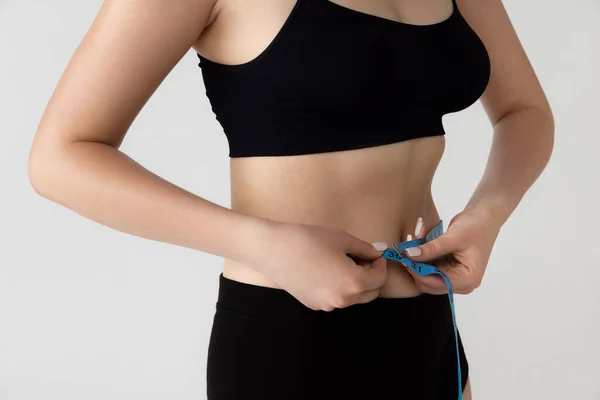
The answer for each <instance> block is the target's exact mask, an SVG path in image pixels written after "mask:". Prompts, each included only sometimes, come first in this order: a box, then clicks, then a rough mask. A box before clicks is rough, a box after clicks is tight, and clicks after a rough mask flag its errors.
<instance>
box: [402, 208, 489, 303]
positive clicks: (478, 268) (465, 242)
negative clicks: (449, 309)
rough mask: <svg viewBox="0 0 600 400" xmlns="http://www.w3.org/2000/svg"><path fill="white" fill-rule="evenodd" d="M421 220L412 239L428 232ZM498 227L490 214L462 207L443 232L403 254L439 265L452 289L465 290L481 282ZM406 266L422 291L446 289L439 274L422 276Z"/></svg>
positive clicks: (467, 291)
mask: <svg viewBox="0 0 600 400" xmlns="http://www.w3.org/2000/svg"><path fill="white" fill-rule="evenodd" d="M421 221H422V220H421V219H420V221H419V222H418V223H417V229H416V230H415V237H414V238H415V239H417V238H421V237H425V235H426V233H427V227H426V226H424V224H423V223H422V222H421ZM419 225H420V226H419ZM499 231H500V224H499V223H497V222H496V221H495V220H494V219H493V218H492V217H490V216H488V215H485V214H482V213H477V212H474V211H462V212H460V213H459V214H457V215H456V216H455V217H454V218H452V220H451V221H450V223H449V224H448V228H447V229H446V232H445V233H443V234H442V235H441V236H439V237H438V238H437V239H434V240H431V241H429V242H427V243H424V244H422V245H420V246H417V247H412V248H410V249H406V255H407V256H408V257H409V258H410V259H412V260H415V261H418V262H423V263H427V264H430V265H434V266H436V267H438V268H439V269H440V270H442V271H443V272H444V273H445V274H446V275H447V276H448V278H449V279H450V282H452V287H453V290H454V293H459V294H468V293H471V292H472V291H473V290H475V289H477V288H478V287H479V286H480V285H481V282H482V280H483V275H484V273H485V269H486V267H487V263H488V260H489V257H490V254H491V252H492V248H493V247H494V243H495V241H496V238H497V236H498V233H499ZM411 238H412V237H410V236H409V238H407V239H408V240H410V239H411ZM406 269H407V271H408V272H409V273H410V274H411V275H412V276H413V278H414V280H415V283H416V284H417V288H418V289H419V290H420V291H421V292H424V293H430V294H444V293H447V289H446V285H445V284H444V281H443V279H442V277H441V276H439V275H427V276H421V275H418V274H416V273H415V272H414V271H413V270H412V269H411V268H408V267H407V268H406Z"/></svg>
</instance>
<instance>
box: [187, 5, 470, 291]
mask: <svg viewBox="0 0 600 400" xmlns="http://www.w3.org/2000/svg"><path fill="white" fill-rule="evenodd" d="M300 1H304V2H311V1H316V2H326V1H327V0H300ZM338 1H339V4H335V3H329V4H327V5H325V7H329V8H328V9H327V10H328V11H327V12H328V13H329V12H331V13H342V14H344V15H347V16H348V17H351V18H356V17H358V19H357V20H356V22H359V24H357V25H356V29H357V30H360V29H361V25H360V22H361V21H365V22H367V21H368V23H369V24H373V23H376V24H383V25H385V29H397V28H399V27H403V29H405V30H406V32H407V33H408V32H410V35H413V34H415V35H420V34H421V33H420V30H421V29H425V30H428V29H438V28H437V27H436V26H435V25H438V24H440V29H442V26H441V24H443V23H444V21H446V20H447V19H448V18H449V16H451V17H453V18H457V17H456V16H455V10H454V7H453V2H451V1H450V0H430V1H425V2H423V1H412V0H404V1H396V2H393V1H391V0H389V1H384V0H378V1H369V2H366V1H359V0H345V1H344V2H342V1H341V0H336V3H337V2H338ZM295 4H296V0H260V1H254V2H251V3H248V2H244V1H241V0H223V1H221V3H220V5H219V7H218V8H217V9H216V12H215V15H216V17H214V19H213V21H212V23H211V25H210V26H209V27H208V28H206V30H205V31H204V33H203V35H202V37H200V38H199V40H198V42H197V43H196V45H195V49H196V51H197V52H198V53H199V54H201V55H202V57H204V58H205V63H208V65H209V67H210V68H215V66H216V67H218V68H222V69H225V70H227V69H231V68H233V70H235V68H236V66H235V65H236V64H238V65H239V64H241V65H242V66H243V64H246V66H248V65H252V62H253V61H252V60H255V59H257V57H258V59H260V60H261V62H263V63H265V62H266V61H264V60H265V59H266V60H267V61H268V58H267V57H269V56H271V57H274V56H273V51H275V50H273V49H274V47H273V43H272V42H273V40H274V38H277V40H278V41H279V42H276V44H277V45H279V46H280V47H279V48H281V46H283V45H284V44H285V41H284V40H285V36H278V34H279V33H280V30H281V28H282V26H284V24H286V23H289V21H288V22H286V20H287V18H288V16H289V15H290V12H291V11H292V9H293V7H294V5H295ZM342 6H343V7H347V8H342ZM303 7H304V6H303ZM311 7H312V6H311ZM318 7H323V5H322V4H321V5H319V6H318ZM353 10H357V11H360V12H361V13H364V14H358V13H357V12H356V11H353ZM346 13H347V14H346ZM331 15H332V16H333V14H331ZM336 15H337V14H336ZM344 15H340V17H342V18H346V17H345V16H344ZM301 17H302V15H301V14H299V15H297V16H296V17H295V18H296V19H295V20H294V21H293V22H294V23H296V24H299V23H304V24H306V26H310V25H309V24H307V22H306V21H304V22H299V19H300V18H301ZM384 19H386V20H384ZM392 20H397V21H403V22H402V23H400V22H399V23H398V25H396V23H395V22H393V21H392ZM348 21H353V20H348ZM403 23H406V24H414V25H415V26H409V25H402V24H403ZM418 25H431V26H430V27H427V26H418ZM373 26H375V25H373ZM377 26H379V25H377ZM333 28H335V26H333ZM286 29H292V28H290V27H289V26H286ZM346 29H347V28H346ZM363 29H364V27H363ZM444 29H446V28H444ZM447 29H449V28H447ZM390 32H394V33H396V32H398V33H400V31H391V30H390ZM423 34H425V35H429V36H427V38H434V37H435V36H434V35H433V34H432V31H423ZM427 40H431V39H427ZM265 49H268V50H269V51H270V52H271V54H269V53H265V54H263V52H264V50H265ZM275 49H278V48H275ZM309 50H310V49H308V50H307V49H305V50H304V51H305V52H307V51H309ZM358 50H360V47H359V48H358ZM289 51H290V52H293V51H294V49H289ZM398 51H399V52H401V50H398ZM261 57H262V58H261ZM357 57H360V53H359V54H357ZM210 60H212V61H210ZM213 61H214V62H216V63H220V64H226V65H225V66H221V65H217V64H216V63H213ZM309 61H310V60H307V62H308V64H309V67H308V68H310V62H309ZM406 62H407V63H410V62H411V59H410V57H407V60H406ZM231 65H233V67H231ZM267 66H268V65H267ZM267 66H265V65H264V64H263V65H258V66H254V68H259V67H265V68H266V67H267ZM278 72H281V71H270V73H273V74H277V73H278ZM363 72H364V69H363ZM404 72H405V73H406V74H411V73H412V74H415V73H416V70H415V69H414V68H412V69H411V68H407V69H405V70H404ZM236 73H237V72H236ZM399 73H402V71H400V72H399ZM284 76H285V74H284ZM356 78H357V80H358V79H360V77H359V76H358V75H357V77H356ZM236 79H237V77H236ZM328 79H329V80H330V81H331V80H333V79H335V78H334V77H333V75H332V76H331V77H328ZM377 79H378V83H379V84H380V85H381V84H382V82H385V79H386V76H385V75H384V76H379V77H378V78H377ZM382 79H383V80H382ZM389 79H390V86H393V85H392V83H391V80H392V79H395V80H396V81H397V80H398V79H406V82H411V80H413V78H412V77H411V76H405V77H400V78H398V76H397V75H394V76H393V77H392V76H390V77H389ZM413 81H414V80H413ZM284 83H285V82H284ZM455 84H460V82H458V83H455ZM348 85H352V82H348ZM207 86H208V85H207ZM211 89H212V88H211ZM316 89H318V88H316ZM323 90H325V91H326V90H327V88H326V87H325V88H323ZM415 90H418V88H417V87H415ZM448 91H449V90H448ZM442 94H443V95H444V96H445V95H447V94H446V93H442ZM400 95H401V94H399V96H400ZM463 95H464V94H463ZM404 96H405V97H406V95H405V94H404ZM459 96H460V94H459ZM331 99H335V97H331ZM408 100H410V99H408ZM424 100H425V101H424V102H423V105H424V107H426V106H427V103H426V100H427V99H424ZM474 100H475V99H474V98H468V99H467V98H465V99H464V101H463V102H464V103H465V104H464V105H462V108H464V107H466V106H468V105H469V104H471V103H472V102H473V101H474ZM330 101H331V100H330ZM373 101H377V99H372V101H371V103H372V102H373ZM386 101H387V104H389V101H388V100H386ZM392 101H393V100H392ZM405 101H406V100H405ZM367 104H368V103H365V106H368V105H367ZM382 106H383V103H382ZM382 106H379V108H381V107H382ZM338 111H339V110H338ZM401 112H402V110H398V113H399V115H400V116H401V117H402V113H401ZM340 115H341V114H340ZM410 117H411V116H410V113H407V114H406V118H407V120H408V118H410ZM402 120H403V118H398V121H399V123H398V127H397V129H398V131H399V132H401V131H402V130H403V124H402ZM351 122H352V121H351ZM424 126H427V124H424ZM361 129H363V131H362V133H361V135H367V136H368V135H369V127H368V126H367V127H364V126H362V125H361ZM377 129H381V127H380V126H379V125H377V121H376V120H374V121H373V131H375V130H377ZM411 129H415V125H414V124H413V125H411ZM424 129H426V128H424ZM418 136H422V137H416V138H411V139H410V140H401V141H396V142H393V143H382V144H378V145H374V146H366V147H363V148H357V149H351V150H346V151H327V152H317V153H312V154H297V155H286V156H283V157H282V156H277V157H260V156H258V157H234V158H231V208H232V209H233V210H235V211H239V212H242V213H247V214H252V215H256V216H259V217H264V218H269V219H272V220H278V221H286V222H297V223H305V224H316V225H324V226H330V227H336V228H341V229H344V230H346V231H348V232H350V233H351V234H353V235H355V236H356V237H358V238H360V239H363V240H365V241H369V242H375V241H383V242H386V243H387V244H388V245H391V244H392V243H396V242H399V241H404V240H406V235H407V234H414V229H415V223H416V221H417V218H418V217H419V216H421V217H423V219H424V222H425V225H426V226H427V227H429V228H431V227H433V226H434V225H435V224H436V223H437V222H439V220H440V216H439V215H438V212H437V210H436V207H435V205H434V202H433V199H432V196H431V183H432V179H433V176H434V173H435V170H436V168H437V166H438V163H439V161H440V159H441V157H442V154H443V151H444V143H445V139H444V136H443V135H439V134H433V133H429V134H428V133H427V132H424V133H422V134H420V135H418ZM236 140H237V139H236ZM244 140H245V139H244ZM387 262H388V280H387V283H386V284H385V286H384V287H383V288H382V290H381V292H380V295H381V296H383V297H409V296H415V295H418V294H419V291H418V290H417V288H416V286H415V285H414V282H413V280H412V278H411V277H410V275H409V274H408V273H407V272H406V271H405V268H404V267H402V266H401V265H399V264H398V263H396V262H394V261H391V260H388V261H387ZM323 268H327V266H326V265H324V266H323ZM223 273H224V275H225V276H226V277H228V278H230V279H234V280H237V281H241V282H246V283H252V284H257V285H261V286H271V287H277V285H276V284H274V283H273V282H271V281H269V280H268V279H267V278H266V277H265V276H262V275H260V274H259V273H258V272H256V271H255V270H253V269H250V268H249V267H247V266H244V265H242V264H240V263H237V262H235V261H233V260H230V259H225V262H224V272H223Z"/></svg>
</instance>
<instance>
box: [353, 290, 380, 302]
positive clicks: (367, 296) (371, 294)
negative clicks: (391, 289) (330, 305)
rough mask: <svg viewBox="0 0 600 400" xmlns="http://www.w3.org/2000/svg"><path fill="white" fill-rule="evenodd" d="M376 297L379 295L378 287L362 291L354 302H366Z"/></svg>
mask: <svg viewBox="0 0 600 400" xmlns="http://www.w3.org/2000/svg"><path fill="white" fill-rule="evenodd" d="M377 297H379V289H372V290H367V291H366V292H362V293H361V294H360V295H359V296H358V299H357V300H356V304H364V303H368V302H370V301H373V300H375V299H376V298H377Z"/></svg>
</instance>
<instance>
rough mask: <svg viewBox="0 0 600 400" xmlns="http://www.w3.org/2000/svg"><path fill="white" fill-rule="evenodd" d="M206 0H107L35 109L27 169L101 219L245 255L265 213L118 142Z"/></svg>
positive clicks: (61, 197)
mask: <svg viewBox="0 0 600 400" xmlns="http://www.w3.org/2000/svg"><path fill="white" fill-rule="evenodd" d="M215 3H216V0H178V1H171V0H126V1H125V0H106V1H105V2H104V4H103V5H102V7H101V9H100V11H99V13H98V15H97V17H96V19H95V21H94V23H93V24H92V26H91V27H90V29H89V31H88V32H87V34H86V36H85V37H84V39H83V40H82V42H81V44H80V45H79V47H78V48H77V50H76V52H75V54H74V55H73V57H72V59H71V60H70V62H69V64H68V66H67V68H66V70H65V71H64V73H63V75H62V77H61V79H60V81H59V83H58V85H57V87H56V89H55V91H54V94H53V95H52V98H51V100H50V102H49V103H48V106H47V108H46V110H45V112H44V115H43V117H42V120H41V122H40V124H39V127H38V130H37V133H36V136H35V139H34V142H33V146H32V150H31V153H30V158H29V176H30V180H31V184H32V185H33V187H34V189H35V190H36V191H37V192H38V193H39V194H40V195H42V196H44V197H46V198H48V199H51V200H53V201H55V202H57V203H59V204H62V205H64V206H66V207H68V208H70V209H72V210H74V211H76V212H77V213H79V214H81V215H83V216H85V217H87V218H89V219H92V220H94V221H97V222H99V223H102V224H104V225H106V226H109V227H112V228H114V229H117V230H120V231H123V232H126V233H130V234H133V235H136V236H141V237H145V238H149V239H153V240H158V241H162V242H167V243H171V244H176V245H180V246H184V247H188V248H192V249H197V250H202V251H205V252H208V253H212V254H218V255H221V256H224V257H228V258H232V259H235V260H239V261H248V260H247V257H249V256H250V255H251V254H252V251H253V249H255V248H258V246H256V247H255V246H254V245H256V244H257V243H258V242H259V241H260V240H261V239H262V238H264V236H265V233H266V232H267V231H268V226H269V221H267V220H264V219H259V218H254V217H251V216H248V215H243V214H240V213H237V212H234V211H232V210H229V209H227V208H223V207H221V206H219V205H216V204H214V203H211V202H209V201H207V200H204V199H202V198H200V197H198V196H195V195H193V194H191V193H190V192H187V191H185V190H183V189H181V188H179V187H177V186H175V185H173V184H171V183H169V182H167V181H165V180H163V179H162V178H160V177H158V176H157V175H155V174H153V173H151V172H150V171H148V170H147V169H144V168H143V167H142V166H141V165H139V164H138V163H136V162H135V161H134V160H132V159H131V158H130V157H128V156H127V155H125V154H124V153H122V152H121V151H119V149H118V148H119V146H120V144H121V143H122V141H123V138H124V136H125V134H126V132H127V130H128V129H129V127H130V125H131V123H132V122H133V120H134V118H135V117H136V116H137V114H138V113H139V111H140V110H141V108H142V107H143V106H144V104H145V103H146V101H147V100H148V98H149V97H150V96H151V95H152V93H153V92H154V91H155V90H156V88H157V87H158V85H159V84H160V83H161V82H162V81H163V80H164V78H165V77H166V76H167V74H168V73H169V72H170V71H171V69H172V68H173V67H174V66H175V65H176V64H177V63H178V62H179V60H180V59H181V58H182V57H183V56H184V55H185V54H186V52H187V51H188V50H189V49H190V48H191V46H192V45H193V44H194V42H195V41H196V40H197V38H198V36H199V35H200V34H201V33H202V31H203V29H204V28H205V26H207V25H208V23H209V21H210V20H211V18H212V17H213V16H214V14H215V13H216V6H215ZM232 243H235V245H231V244H232Z"/></svg>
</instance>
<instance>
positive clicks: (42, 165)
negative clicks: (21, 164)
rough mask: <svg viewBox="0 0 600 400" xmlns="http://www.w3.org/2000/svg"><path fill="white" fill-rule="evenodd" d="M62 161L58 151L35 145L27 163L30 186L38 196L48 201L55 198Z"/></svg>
mask: <svg viewBox="0 0 600 400" xmlns="http://www.w3.org/2000/svg"><path fill="white" fill-rule="evenodd" d="M60 160H61V157H59V156H57V151H55V150H51V149H49V148H47V146H44V145H38V144H34V146H33V147H32V149H31V151H30V153H29V159H28V163H27V174H28V178H29V184H30V185H31V187H32V188H33V190H34V191H35V192H36V193H37V194H38V195H40V196H42V197H44V198H47V199H51V198H53V196H54V192H55V190H54V189H55V186H56V185H55V183H56V181H57V176H58V175H59V169H60Z"/></svg>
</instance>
